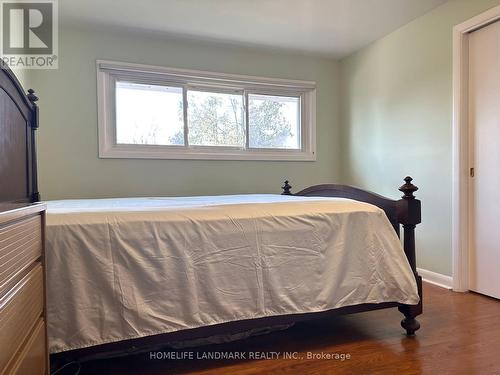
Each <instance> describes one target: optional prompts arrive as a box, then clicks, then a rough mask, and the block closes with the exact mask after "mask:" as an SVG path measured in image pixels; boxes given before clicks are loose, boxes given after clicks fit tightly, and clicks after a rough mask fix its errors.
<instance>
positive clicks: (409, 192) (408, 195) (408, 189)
mask: <svg viewBox="0 0 500 375" xmlns="http://www.w3.org/2000/svg"><path fill="white" fill-rule="evenodd" d="M404 181H405V184H404V185H401V186H400V188H399V189H398V190H399V191H401V192H402V193H403V194H404V195H403V196H402V198H403V199H415V196H414V195H413V193H414V192H416V191H417V190H418V187H416V186H415V185H413V184H412V183H411V182H412V181H413V178H411V177H410V176H406V177H405V178H404ZM417 224H418V223H417Z"/></svg>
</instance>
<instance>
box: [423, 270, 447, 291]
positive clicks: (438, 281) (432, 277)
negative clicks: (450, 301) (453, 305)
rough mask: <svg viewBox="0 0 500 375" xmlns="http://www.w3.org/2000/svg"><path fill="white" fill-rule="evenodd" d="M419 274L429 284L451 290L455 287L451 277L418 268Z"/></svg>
mask: <svg viewBox="0 0 500 375" xmlns="http://www.w3.org/2000/svg"><path fill="white" fill-rule="evenodd" d="M417 272H418V274H419V275H420V276H422V279H423V280H424V281H426V282H428V283H431V284H434V285H437V286H440V287H441V288H446V289H451V288H452V286H453V279H452V277H451V276H446V275H442V274H440V273H436V272H432V271H428V270H424V269H422V268H417Z"/></svg>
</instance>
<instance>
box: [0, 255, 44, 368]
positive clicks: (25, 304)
mask: <svg viewBox="0 0 500 375" xmlns="http://www.w3.org/2000/svg"><path fill="white" fill-rule="evenodd" d="M43 294H44V291H43V272H42V265H41V263H40V262H37V263H36V265H35V267H34V268H32V269H31V270H30V271H29V272H28V274H27V275H26V276H25V277H23V278H22V279H21V280H20V281H19V282H18V283H17V284H15V286H14V287H13V288H12V289H11V290H10V291H9V292H8V293H7V294H6V295H5V296H3V297H2V299H0V348H2V349H1V350H0V374H2V375H3V373H4V370H5V369H6V368H7V367H10V365H11V364H12V362H13V360H14V357H15V354H16V353H17V352H18V351H19V350H20V348H21V345H22V343H23V342H24V341H25V340H26V337H27V336H28V335H29V333H30V332H31V331H32V330H33V327H34V326H35V323H36V322H38V321H39V318H40V316H41V315H42V312H43Z"/></svg>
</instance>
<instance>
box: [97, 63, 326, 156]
mask: <svg viewBox="0 0 500 375" xmlns="http://www.w3.org/2000/svg"><path fill="white" fill-rule="evenodd" d="M97 77H98V106H99V108H98V109H99V156H100V157H104V158H152V159H223V160H315V159H316V155H315V145H316V140H315V111H316V108H315V101H316V89H315V84H314V82H304V81H288V80H281V79H269V78H259V77H249V76H237V75H228V74H221V73H212V72H200V71H190V70H180V69H171V68H162V67H150V66H143V65H137V64H125V63H114V62H107V61H98V62H97Z"/></svg>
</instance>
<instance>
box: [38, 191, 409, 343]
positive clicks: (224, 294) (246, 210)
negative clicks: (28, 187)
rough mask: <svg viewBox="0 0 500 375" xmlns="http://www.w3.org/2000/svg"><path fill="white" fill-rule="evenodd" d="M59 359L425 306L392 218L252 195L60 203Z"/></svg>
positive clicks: (54, 313)
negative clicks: (134, 343)
mask: <svg viewBox="0 0 500 375" xmlns="http://www.w3.org/2000/svg"><path fill="white" fill-rule="evenodd" d="M46 235H47V248H46V257H47V277H48V332H49V346H50V351H51V352H52V353H56V352H61V351H66V350H70V349H76V348H82V347H87V346H92V345H97V344H102V343H108V342H113V341H119V340H124V339H130V338H136V337H142V336H147V335H153V334H158V333H164V332H172V331H176V330H181V329H186V328H194V327H199V326H204V325H210V324H217V323H222V322H228V321H233V320H239V319H249V318H258V317H264V316H270V315H279V314H291V313H306V312H313V311H323V310H328V309H332V308H336V307H341V306H348V305H356V304H361V303H378V302H387V301H394V302H401V303H407V304H416V303H417V302H418V300H419V297H418V294H417V288H416V284H415V280H414V277H413V274H412V272H411V269H410V266H409V264H408V261H407V259H406V257H405V255H404V253H403V250H402V247H401V244H400V241H399V239H398V238H397V236H396V234H395V232H394V230H393V228H392V227H391V224H390V223H389V221H388V219H387V218H386V216H385V214H384V212H383V211H382V210H380V209H379V208H377V207H375V206H372V205H369V204H366V203H361V202H357V201H352V200H347V199H339V198H312V197H310V198H306V197H285V196H279V195H241V196H220V197H191V198H189V197H187V198H136V199H133V198H128V199H101V200H76V201H71V200H70V201H53V202H48V214H47V232H46Z"/></svg>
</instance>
